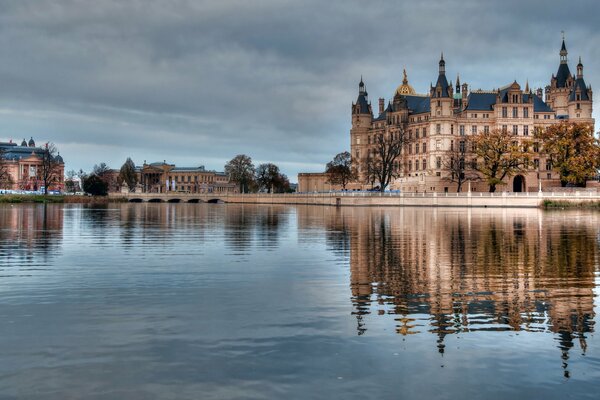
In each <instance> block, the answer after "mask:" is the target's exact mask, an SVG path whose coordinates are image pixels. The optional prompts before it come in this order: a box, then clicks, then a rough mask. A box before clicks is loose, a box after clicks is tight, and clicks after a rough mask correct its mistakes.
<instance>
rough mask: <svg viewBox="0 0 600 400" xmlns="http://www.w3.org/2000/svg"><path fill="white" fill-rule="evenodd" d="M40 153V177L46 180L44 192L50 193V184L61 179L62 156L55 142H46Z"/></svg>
mask: <svg viewBox="0 0 600 400" xmlns="http://www.w3.org/2000/svg"><path fill="white" fill-rule="evenodd" d="M42 149H43V151H42V153H41V154H40V156H41V157H42V163H41V165H40V177H41V178H42V182H44V194H45V195H47V194H48V186H49V185H50V184H52V183H54V182H56V181H57V180H58V179H59V176H60V173H61V165H62V163H63V162H62V158H60V156H58V152H57V150H56V146H54V143H46V145H45V146H44V147H43V148H42Z"/></svg>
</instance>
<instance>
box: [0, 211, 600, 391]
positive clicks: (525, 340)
mask: <svg viewBox="0 0 600 400" xmlns="http://www.w3.org/2000/svg"><path fill="white" fill-rule="evenodd" d="M599 245H600V213H593V212H583V211H575V212H571V211H569V212H564V211H563V212H543V211H539V210H487V209H484V210H456V209H431V208H386V209H369V208H342V209H335V208H328V207H283V206H273V207H271V206H241V205H239V206H238V205H217V204H123V205H109V206H103V207H86V206H78V205H75V206H68V205H48V206H46V207H44V206H43V205H37V206H35V205H14V206H11V205H8V206H6V205H3V206H0V340H1V341H0V346H1V347H0V348H1V353H0V360H1V362H0V398H2V399H13V398H14V399H78V398H85V399H263V398H268V399H279V398H286V399H334V398H335V399H337V398H340V399H342V398H343V399H346V398H360V399H368V398H382V399H392V398H393V399H399V398H407V399H412V398H428V399H436V398H440V399H442V398H444V399H446V398H447V399H456V398H469V399H473V398H482V399H484V398H485V399H506V398H517V399H520V398H523V399H525V398H546V399H553V398H557V399H559V398H560V399H563V398H576V399H581V398H597V396H598V391H599V390H600V339H599V338H598V336H597V335H596V321H597V319H598V316H597V314H598V298H597V294H598V286H599V283H600V274H599V271H600V268H599V257H600V256H599V252H598V247H599Z"/></svg>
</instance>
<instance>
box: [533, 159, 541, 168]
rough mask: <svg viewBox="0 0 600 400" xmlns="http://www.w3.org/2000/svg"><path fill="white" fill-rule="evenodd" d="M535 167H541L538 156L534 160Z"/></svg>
mask: <svg viewBox="0 0 600 400" xmlns="http://www.w3.org/2000/svg"><path fill="white" fill-rule="evenodd" d="M533 167H534V168H535V169H540V160H538V159H537V158H536V159H534V160H533Z"/></svg>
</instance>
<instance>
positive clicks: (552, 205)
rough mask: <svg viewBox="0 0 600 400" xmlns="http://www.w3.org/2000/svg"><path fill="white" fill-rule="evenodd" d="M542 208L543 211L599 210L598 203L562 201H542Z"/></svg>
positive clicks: (599, 202)
mask: <svg viewBox="0 0 600 400" xmlns="http://www.w3.org/2000/svg"><path fill="white" fill-rule="evenodd" d="M542 207H543V208H545V209H547V210H548V209H560V208H584V209H596V210H600V201H584V202H574V201H564V200H544V201H543V202H542Z"/></svg>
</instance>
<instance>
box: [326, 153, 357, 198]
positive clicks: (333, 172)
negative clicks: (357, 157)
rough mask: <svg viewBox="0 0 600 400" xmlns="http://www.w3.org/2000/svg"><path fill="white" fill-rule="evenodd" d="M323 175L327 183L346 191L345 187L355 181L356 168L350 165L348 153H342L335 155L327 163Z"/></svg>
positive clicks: (350, 160)
mask: <svg viewBox="0 0 600 400" xmlns="http://www.w3.org/2000/svg"><path fill="white" fill-rule="evenodd" d="M325 173H326V174H327V175H328V178H327V181H328V182H329V183H331V184H333V185H341V186H342V189H344V190H346V185H347V184H348V183H349V182H351V181H353V180H356V177H357V174H356V168H354V166H353V164H352V157H351V156H350V153H349V152H347V151H344V152H343V153H339V154H337V155H336V156H335V157H334V158H333V160H332V161H330V162H328V163H327V166H326V169H325Z"/></svg>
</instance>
